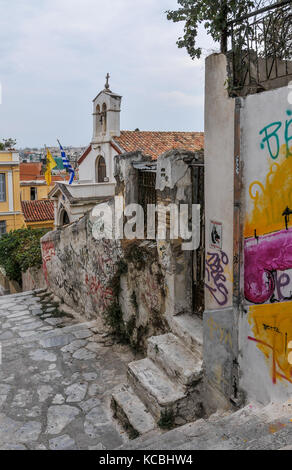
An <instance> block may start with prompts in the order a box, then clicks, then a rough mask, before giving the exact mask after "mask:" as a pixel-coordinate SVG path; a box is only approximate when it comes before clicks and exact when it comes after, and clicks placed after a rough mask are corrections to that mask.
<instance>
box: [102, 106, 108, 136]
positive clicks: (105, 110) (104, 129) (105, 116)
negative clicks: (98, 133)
mask: <svg viewBox="0 0 292 470" xmlns="http://www.w3.org/2000/svg"><path fill="white" fill-rule="evenodd" d="M106 127H107V108H106V104H105V103H103V105H102V132H103V133H104V134H105V133H106Z"/></svg>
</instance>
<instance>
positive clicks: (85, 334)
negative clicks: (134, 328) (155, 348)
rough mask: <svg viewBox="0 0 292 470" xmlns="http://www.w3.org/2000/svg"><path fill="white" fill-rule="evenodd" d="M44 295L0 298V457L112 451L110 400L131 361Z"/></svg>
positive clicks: (116, 432)
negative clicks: (3, 453)
mask: <svg viewBox="0 0 292 470" xmlns="http://www.w3.org/2000/svg"><path fill="white" fill-rule="evenodd" d="M46 295H47V294H45V293H44V294H41V293H38V294H37V293H27V294H17V295H14V296H6V297H0V343H1V346H2V364H1V365H0V449H38V450H40V449H90V450H91V449H92V450H94V449H103V448H105V449H113V448H116V447H118V446H119V445H121V444H123V442H125V441H126V439H127V438H126V435H125V434H124V433H123V432H122V431H121V430H120V429H119V428H118V427H117V425H116V423H115V422H114V421H113V420H112V414H111V411H110V397H111V394H112V392H113V391H114V390H115V389H116V388H119V387H120V385H121V384H122V383H124V381H125V379H126V377H125V376H126V366H127V363H128V362H129V361H131V360H132V359H133V358H132V355H131V353H130V352H129V351H128V349H127V348H125V347H122V346H118V345H117V346H112V344H111V341H110V338H109V337H108V336H107V334H106V333H104V332H103V331H102V330H101V329H100V327H98V326H97V323H96V322H87V323H80V322H78V321H77V320H76V319H74V318H73V317H71V316H70V315H68V314H64V313H62V312H60V311H59V309H58V305H57V304H55V303H53V302H52V301H51V299H50V297H47V296H46ZM109 346H111V347H109Z"/></svg>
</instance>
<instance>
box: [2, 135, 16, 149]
mask: <svg viewBox="0 0 292 470" xmlns="http://www.w3.org/2000/svg"><path fill="white" fill-rule="evenodd" d="M15 145H16V140H15V139H11V138H9V139H2V142H0V150H7V149H12V148H14V147H15Z"/></svg>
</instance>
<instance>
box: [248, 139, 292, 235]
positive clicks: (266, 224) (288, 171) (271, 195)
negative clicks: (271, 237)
mask: <svg viewBox="0 0 292 470" xmlns="http://www.w3.org/2000/svg"><path fill="white" fill-rule="evenodd" d="M290 152H291V153H292V147H291V149H290ZM284 155H286V147H285V146H283V147H281V153H280V156H279V159H278V160H277V163H273V164H271V166H270V171H269V173H268V174H267V176H266V181H265V184H263V183H262V182H260V181H254V182H253V183H252V184H251V185H250V187H249V195H250V198H251V200H252V201H253V209H252V212H251V214H249V215H248V216H247V218H246V221H245V227H244V235H245V237H246V238H248V237H253V236H254V233H255V230H256V231H257V235H264V234H266V233H271V232H275V231H278V230H283V229H284V228H285V224H284V217H283V216H282V214H283V212H284V210H285V209H286V207H287V206H289V207H290V208H292V158H291V157H288V158H287V157H286V156H285V157H284Z"/></svg>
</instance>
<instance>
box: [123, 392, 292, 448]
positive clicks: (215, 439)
mask: <svg viewBox="0 0 292 470" xmlns="http://www.w3.org/2000/svg"><path fill="white" fill-rule="evenodd" d="M291 416H292V405H291V400H290V401H288V402H287V403H283V404H275V403H272V404H270V405H268V406H266V407H264V406H263V405H260V404H258V403H251V404H249V405H248V406H246V407H245V408H242V409H241V410H239V411H237V412H235V413H232V414H230V415H227V416H225V417H224V416H223V417H222V416H220V415H219V414H218V413H216V414H214V415H212V416H211V417H210V418H209V419H208V420H199V421H196V422H194V423H190V424H187V425H185V426H182V427H180V428H178V429H174V430H172V431H169V432H167V433H165V434H163V435H161V436H156V437H155V438H153V437H150V436H149V437H148V436H145V437H144V438H143V437H141V438H138V439H137V441H134V442H133V443H132V444H131V447H128V448H131V449H135V450H136V449H137V450H138V449H143V450H173V449H176V450H208V449H209V450H219V449H220V450H223V449H227V450H228V449H234V450H252V449H254V450H256V449H258V450H264V449H271V450H272V449H274V450H276V449H281V448H285V446H289V445H291V443H292V422H291ZM125 447H126V446H123V447H122V448H121V449H123V448H125Z"/></svg>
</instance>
